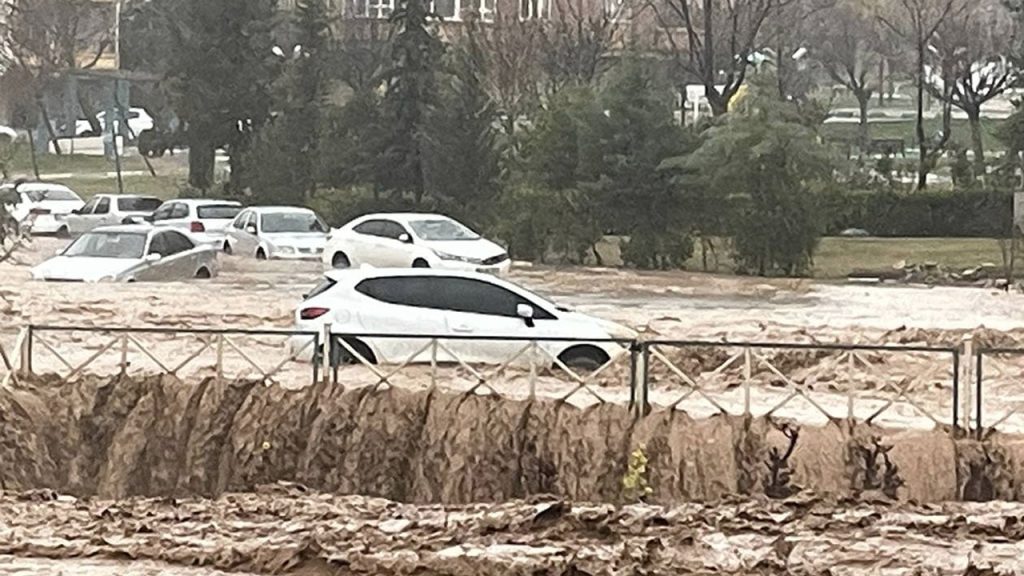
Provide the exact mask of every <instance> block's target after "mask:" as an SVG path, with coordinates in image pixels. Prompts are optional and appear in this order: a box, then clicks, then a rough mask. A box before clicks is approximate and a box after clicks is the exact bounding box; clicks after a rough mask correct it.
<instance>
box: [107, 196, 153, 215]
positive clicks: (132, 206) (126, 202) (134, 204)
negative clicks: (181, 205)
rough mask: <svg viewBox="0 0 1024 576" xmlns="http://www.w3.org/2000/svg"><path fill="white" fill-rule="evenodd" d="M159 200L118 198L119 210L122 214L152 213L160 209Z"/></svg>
mask: <svg viewBox="0 0 1024 576" xmlns="http://www.w3.org/2000/svg"><path fill="white" fill-rule="evenodd" d="M160 204H161V201H160V199H159V198H118V199H117V209H118V210H120V211H121V212H152V211H154V210H156V209H157V208H159V207H160Z"/></svg>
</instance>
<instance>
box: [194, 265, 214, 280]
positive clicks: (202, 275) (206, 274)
mask: <svg viewBox="0 0 1024 576" xmlns="http://www.w3.org/2000/svg"><path fill="white" fill-rule="evenodd" d="M196 278H198V279H199V280H209V279H210V278H213V274H210V271H209V270H207V269H206V267H203V268H200V269H199V271H198V272H196Z"/></svg>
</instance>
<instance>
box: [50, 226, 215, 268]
mask: <svg viewBox="0 0 1024 576" xmlns="http://www.w3.org/2000/svg"><path fill="white" fill-rule="evenodd" d="M217 254H218V252H217V250H215V249H214V248H212V247H209V246H200V245H197V244H196V243H195V242H193V241H192V240H191V239H189V238H188V236H186V235H185V234H183V233H181V232H178V231H177V230H161V229H158V228H153V227H151V226H147V225H142V224H132V225H126V226H108V227H106V228H98V229H96V230H93V231H92V232H87V233H86V234H84V235H82V236H80V237H79V238H78V239H77V240H75V241H74V242H72V243H71V245H69V246H68V247H67V248H65V249H64V250H63V251H61V252H60V253H59V254H58V255H57V256H56V257H55V258H51V259H50V260H47V261H46V262H43V263H42V264H40V265H39V266H36V267H35V268H33V269H32V277H33V278H35V279H36V280H48V281H53V282H136V281H138V282H146V281H157V280H187V279H190V278H212V277H213V276H215V275H216V274H217V272H218V270H219V267H218V264H217Z"/></svg>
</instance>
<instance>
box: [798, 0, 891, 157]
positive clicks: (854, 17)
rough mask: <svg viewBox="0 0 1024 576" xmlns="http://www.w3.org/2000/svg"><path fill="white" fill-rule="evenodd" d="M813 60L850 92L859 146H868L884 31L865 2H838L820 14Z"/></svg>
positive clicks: (814, 25) (814, 26)
mask: <svg viewBox="0 0 1024 576" xmlns="http://www.w3.org/2000/svg"><path fill="white" fill-rule="evenodd" d="M811 27H812V30H813V32H812V38H814V42H813V48H812V50H811V55H812V57H813V58H814V59H815V60H817V62H818V63H819V64H820V65H821V67H822V69H824V71H825V73H826V74H828V77H829V78H830V79H831V80H832V81H833V82H835V83H836V84H839V85H841V86H843V87H844V88H846V89H847V90H849V91H850V94H852V95H853V97H854V98H856V99H857V108H858V110H859V113H860V130H859V136H860V143H861V146H862V147H864V146H867V144H868V105H869V104H870V103H871V97H872V95H873V94H874V93H875V92H876V91H880V90H881V89H882V87H881V84H880V83H881V82H882V79H881V77H880V76H881V75H879V76H876V73H877V71H878V69H879V67H880V66H881V65H883V61H882V55H881V53H880V49H881V45H882V38H881V36H882V31H881V29H880V25H879V22H878V20H877V19H876V18H875V17H874V15H872V14H871V13H870V11H869V9H868V8H867V6H865V5H864V4H863V3H862V2H859V1H858V0H839V1H838V2H836V3H835V4H833V5H832V6H829V7H828V8H826V9H824V10H822V11H820V12H818V13H817V14H816V17H815V18H814V19H813V20H812V21H811Z"/></svg>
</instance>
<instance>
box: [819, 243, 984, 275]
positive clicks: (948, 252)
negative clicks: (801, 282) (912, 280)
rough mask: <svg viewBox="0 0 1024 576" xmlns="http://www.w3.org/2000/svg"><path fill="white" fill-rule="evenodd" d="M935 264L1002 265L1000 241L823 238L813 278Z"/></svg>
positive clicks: (966, 266) (947, 265)
mask: <svg viewBox="0 0 1024 576" xmlns="http://www.w3.org/2000/svg"><path fill="white" fill-rule="evenodd" d="M901 261H906V262H907V263H914V264H917V263H924V262H936V263H938V264H939V265H941V266H945V267H948V268H952V269H963V268H971V267H974V266H978V265H979V264H984V263H992V264H996V265H997V266H1002V262H1003V260H1002V255H1001V254H1000V251H999V242H998V241H997V240H993V239H988V238H824V239H822V241H821V245H820V246H819V247H818V252H817V254H816V255H815V257H814V276H815V277H817V278H844V277H846V275H847V274H849V273H850V272H853V271H854V270H880V269H883V268H891V267H892V266H893V265H894V264H896V263H898V262H901Z"/></svg>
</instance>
